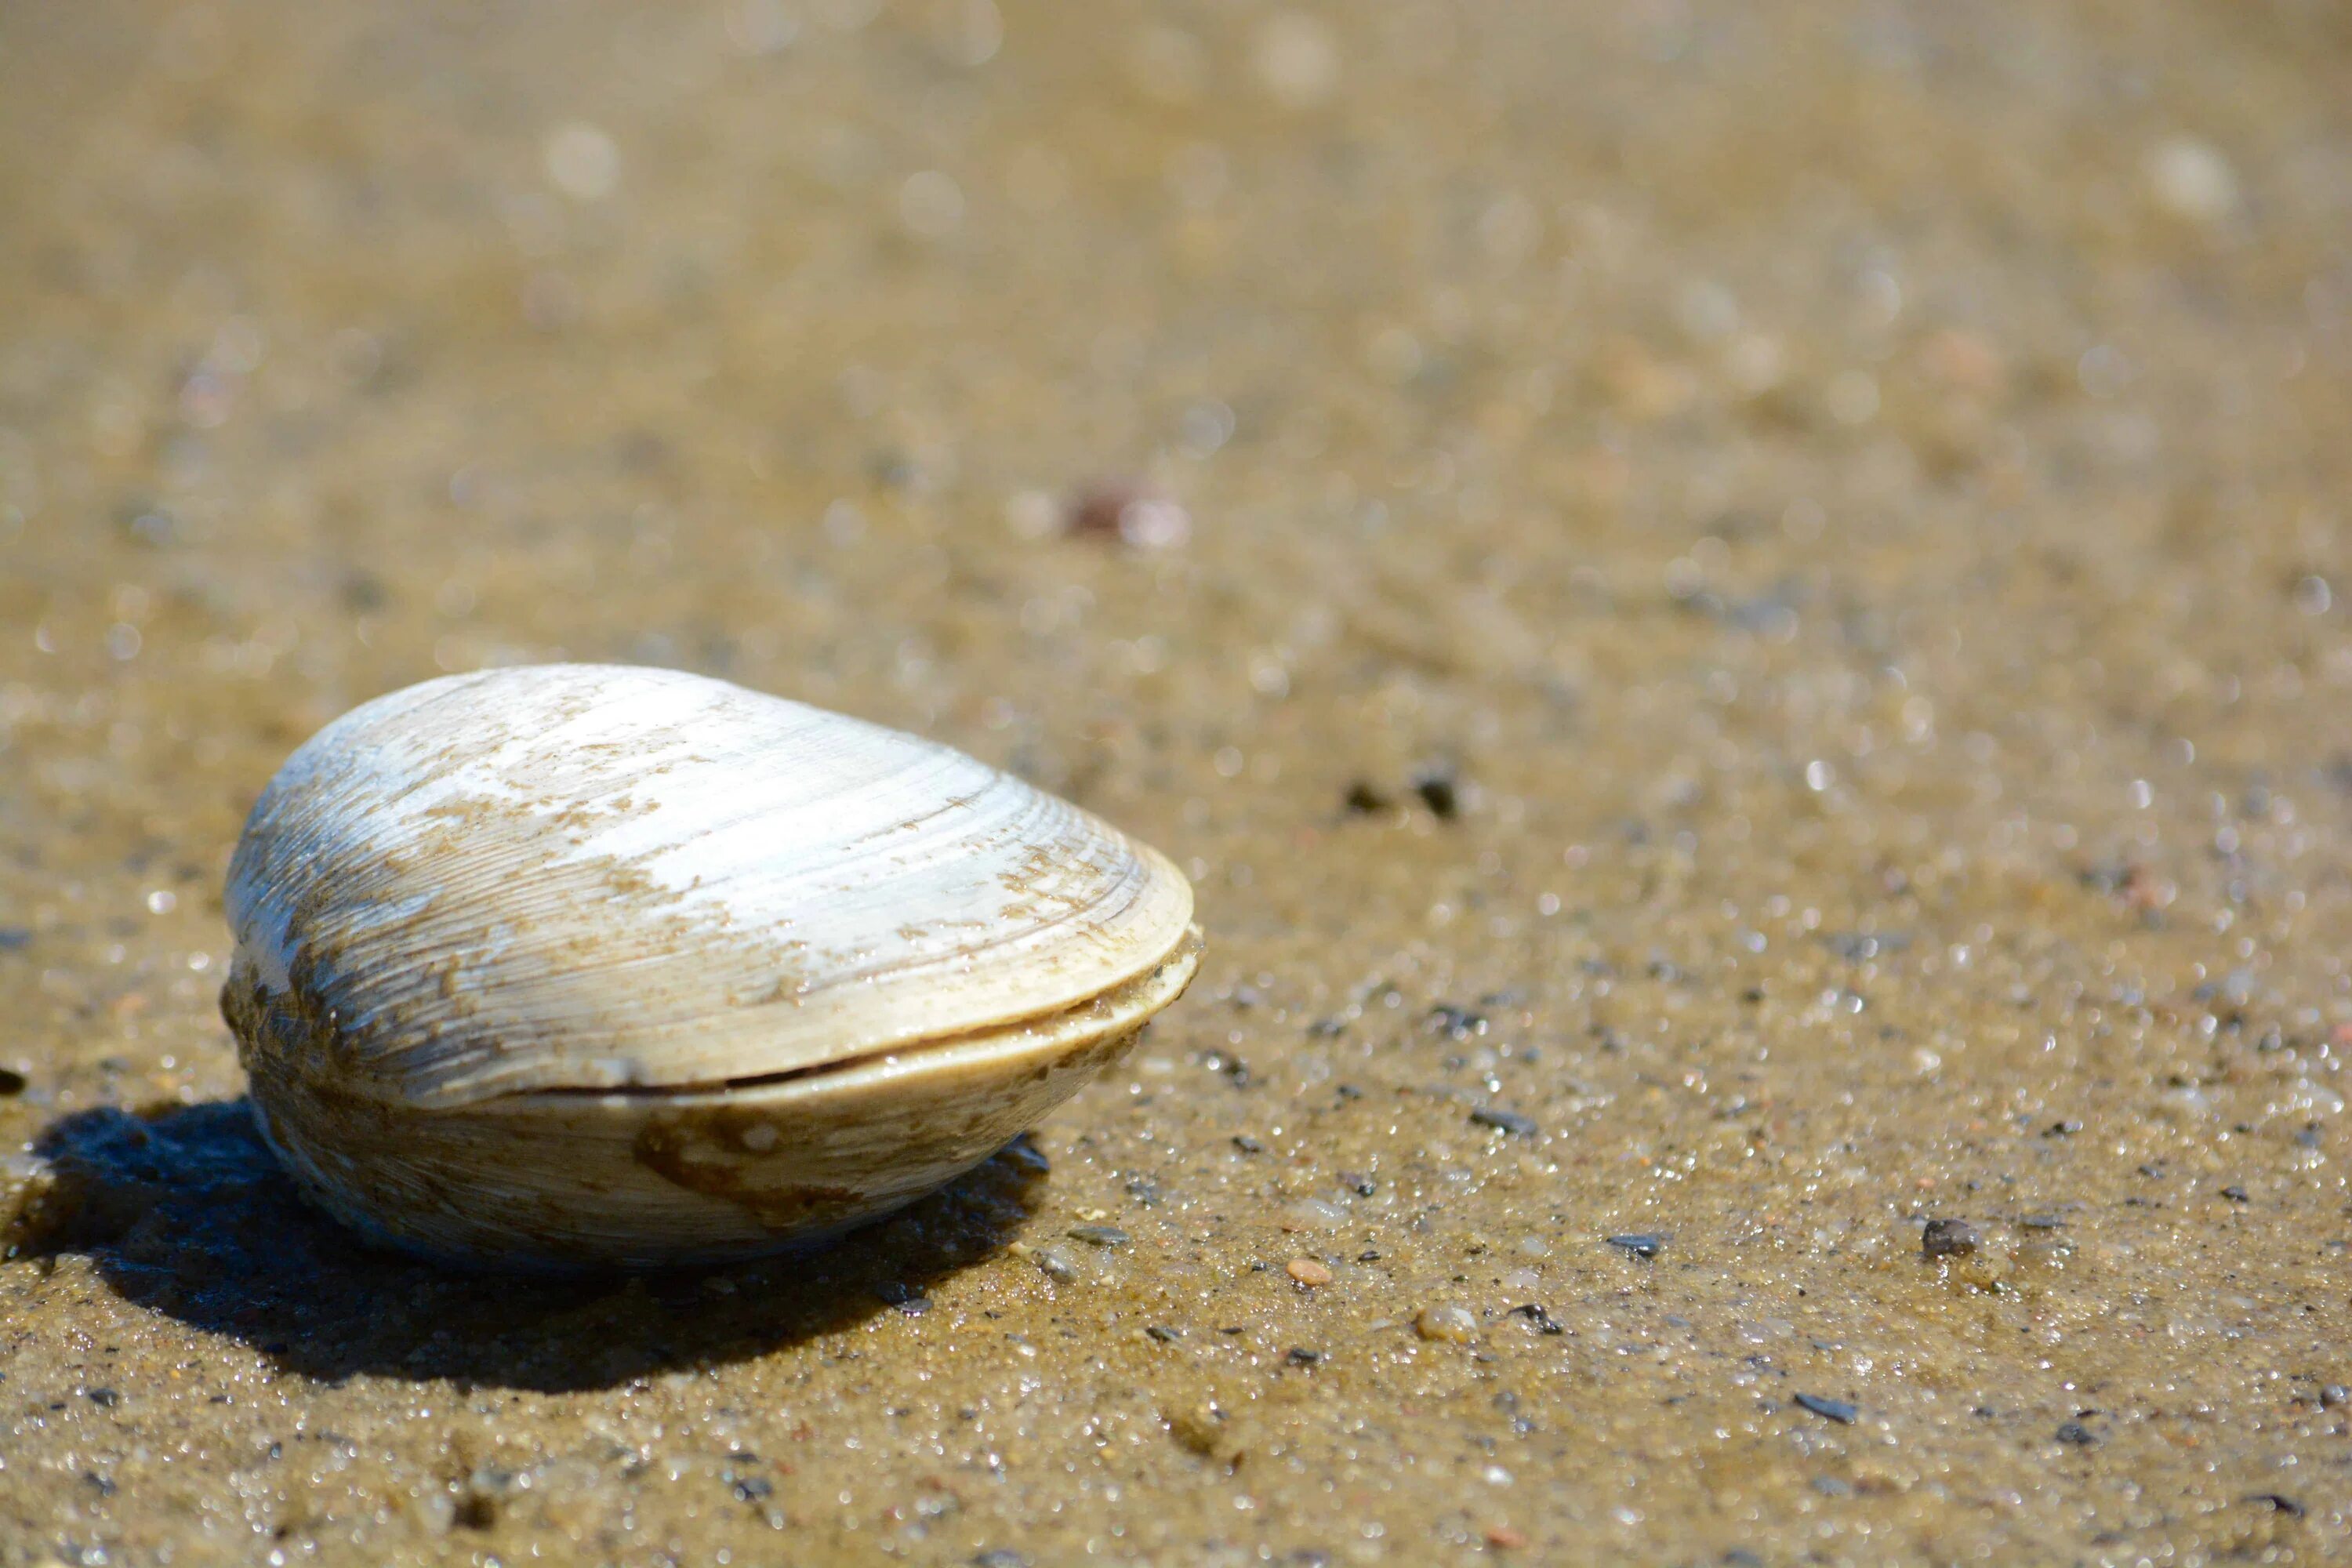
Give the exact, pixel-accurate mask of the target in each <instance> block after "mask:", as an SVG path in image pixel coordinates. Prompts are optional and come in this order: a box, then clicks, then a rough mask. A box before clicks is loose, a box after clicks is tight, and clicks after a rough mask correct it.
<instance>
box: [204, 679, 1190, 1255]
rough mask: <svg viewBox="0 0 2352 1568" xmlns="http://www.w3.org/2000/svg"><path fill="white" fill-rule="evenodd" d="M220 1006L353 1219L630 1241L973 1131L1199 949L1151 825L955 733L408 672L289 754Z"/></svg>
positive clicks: (825, 1191)
mask: <svg viewBox="0 0 2352 1568" xmlns="http://www.w3.org/2000/svg"><path fill="white" fill-rule="evenodd" d="M227 910H228V917H229V921H230V923H231V925H232V927H233V929H234V931H235V934H236V959H235V962H234V964H233V967H232V971H231V974H230V978H229V981H228V984H227V986H226V989H225V991H224V994H223V1009H224V1011H225V1013H226V1015H227V1016H228V1018H229V1020H230V1023H231V1025H232V1026H233V1027H235V1028H236V1032H237V1034H238V1037H239V1039H240V1042H241V1045H242V1054H243V1056H244V1058H245V1061H246V1064H247V1070H248V1073H249V1075H250V1077H251V1079H252V1083H253V1094H254V1099H255V1102H256V1105H257V1110H258V1111H259V1112H260V1114H261V1117H262V1120H263V1123H264V1125H265V1127H266V1128H267V1129H268V1132H269V1135H270V1138H271V1141H272V1142H273V1143H274V1144H275V1145H276V1146H277V1147H278V1149H279V1152H281V1154H283V1155H284V1156H285V1157H286V1159H287V1163H288V1164H289V1167H290V1168H291V1169H293V1171H294V1172H295V1173H296V1175H297V1176H298V1178H299V1179H300V1180H301V1181H302V1182H303V1183H304V1184H305V1185H306V1187H308V1188H309V1189H310V1191H311V1193H312V1194H313V1195H314V1196H316V1197H317V1198H319V1199H320V1201H321V1202H322V1203H324V1204H325V1205H327V1206H328V1207H329V1208H331V1210H333V1211H334V1212H335V1213H337V1214H338V1215H341V1216H342V1217H344V1218H345V1219H347V1220H349V1221H351V1222H352V1223H353V1224H354V1225H357V1226H360V1227H361V1228H362V1229H364V1230H367V1231H369V1232H371V1233H372V1234H374V1235H376V1236H378V1237H383V1238H384V1239H388V1240H391V1241H394V1242H395V1243H400V1244H404V1245H407V1246H410V1247H415V1248H419V1249H422V1250H425V1251H429V1252H436V1253H441V1254H445V1255H453V1256H465V1257H474V1258H492V1259H499V1260H505V1261H510V1262H515V1263H520V1264H526V1265H528V1264H530V1263H534V1262H540V1263H558V1264H561V1263H581V1262H606V1261H611V1262H624V1263H652V1262H661V1261H668V1260H673V1259H679V1258H719V1257H726V1256H730V1255H734V1254H739V1253H743V1252H751V1251H758V1250H764V1249H772V1248H774V1247H778V1246H780V1245H785V1244H789V1243H792V1242H794V1241H799V1240H804V1239H807V1238H808V1237H811V1236H813V1235H817V1234H823V1233H826V1232H830V1231H833V1230H838V1229H840V1228H842V1227H843V1226H845V1225H848V1224H854V1223H856V1221H857V1220H858V1219H861V1218H865V1217H867V1216H868V1215H871V1214H873V1213H876V1212H879V1211H880V1210H882V1209H887V1208H888V1207H890V1206H893V1205H896V1204H898V1203H901V1202H904V1201H906V1200H907V1199H908V1198H909V1197H912V1196H914V1195H916V1194H919V1193H920V1192H922V1191H925V1190H928V1189H929V1187H932V1186H935V1185H937V1184H939V1183H940V1182H941V1181H944V1180H946V1179H948V1178H949V1177H951V1176H952V1175H954V1174H955V1173H957V1172H958V1171H961V1169H964V1168H966V1167H967V1166H969V1165H970V1164H971V1163H974V1162H976V1161H977V1160H979V1159H982V1158H984V1157H985V1156H986V1155H987V1154H988V1153H989V1152H992V1150H993V1149H994V1148H996V1147H997V1146H998V1145H1000V1144H1001V1143H1002V1142H1003V1141H1004V1139H1006V1138H1008V1137H1010V1136H1011V1135H1013V1133H1014V1132H1017V1131H1021V1130H1022V1128H1024V1127H1025V1126H1027V1125H1028V1124H1029V1122H1030V1121H1032V1120H1034V1117H1035V1116H1036V1115H1037V1114H1039V1113H1040V1112H1042V1110H1045V1108H1046V1107H1048V1106H1050V1105H1051V1104H1052V1103H1054V1102H1055V1101H1056V1100H1060V1099H1061V1098H1064V1097H1065V1096H1066V1095H1067V1094H1068V1093H1069V1092H1071V1091H1072V1090H1073V1089H1076V1087H1078V1085H1079V1084H1080V1083H1081V1082H1083V1081H1084V1079H1085V1077H1086V1076H1087V1075H1088V1074H1090V1073H1091V1071H1092V1070H1093V1069H1094V1068H1097V1067H1098V1066H1099V1065H1100V1064H1101V1063H1102V1062H1103V1061H1105V1060H1108V1059H1109V1058H1111V1057H1112V1056H1115V1055H1116V1054H1117V1053H1118V1051H1119V1050H1122V1049H1124V1048H1125V1047H1126V1045H1127V1044H1129V1042H1131V1040H1132V1039H1133V1037H1134V1035H1135V1034H1136V1032H1137V1031H1138V1030H1139V1028H1140V1026H1141V1025H1142V1023H1143V1021H1144V1020H1145V1019H1147V1018H1148V1017H1149V1016H1150V1014H1151V1013H1152V1012H1154V1011H1156V1010H1157V1009H1158V1008H1159V1007H1160V1006H1162V1005H1165V1004H1166V1003H1167V1002H1168V1001H1171V1000H1172V999H1173V998H1174V996H1175V995H1176V994H1179V993H1181V990H1182V988H1183V985H1184V984H1185V982H1186V981H1187V980H1189V979H1190V977H1191V974H1192V969H1193V967H1194V965H1195V963H1197V957H1198V950H1199V942H1198V937H1197V933H1196V932H1193V931H1192V928H1191V920H1192V889H1191V888H1190V887H1189V886H1188V885H1187V884H1186V882H1185V880H1184V879H1183V877H1182V876H1181V874H1180V873H1178V872H1177V871H1176V869H1175V868H1173V867H1172V866H1171V865H1170V864H1169V863H1168V861H1167V860H1166V858H1163V857H1162V856H1160V854H1158V853H1157V852H1156V851H1154V850H1152V849H1150V847H1146V846H1144V845H1142V844H1139V843H1138V842H1137V841H1135V840H1134V839H1132V838H1129V837H1127V836H1126V835H1124V834H1122V833H1120V832H1118V830H1117V829H1116V828H1113V827H1111V826H1108V824H1106V823H1103V822H1102V821H1100V820H1099V819H1097V818H1096V817H1094V816H1090V815H1088V814H1087V813H1086V812H1084V811H1082V810H1080V809H1078V808H1077V807H1076V806H1074V805H1070V804H1069V803H1067V802H1066V801H1063V800H1059V799H1057V798H1055V796H1053V795H1047V794H1045V793H1044V792H1043V791H1040V790H1037V789H1034V788H1033V787H1031V786H1030V785H1028V784H1024V783H1022V782H1021V781H1020V780H1017V779H1014V778H1013V777H1011V776H1009V775H1007V774H1004V773H999V772H997V771H996V770H994V769H992V768H990V767H988V766H986V765H985V764H983V763H979V762H976V761H974V760H973V759H971V758H970V757H967V756H965V755H963V754H962V753H961V752H956V751H953V750H951V749H950V748H948V747H945V746H941V745H939V744H936V743H934V742H928V741H924V740H920V739H919V738H917V737H914V736H910V735H905V734H900V733H898V732H897V731H890V730H887V729H883V728H881V727H879V726H877V725H873V724H868V723H864V722H862V721H857V720H854V719H847V718H844V717H842V716H840V715H837V714H833V713H828V712H825V711H824V710H819V709H814V708H809V707H805V706H803V705H802V704H799V703H795V702H790V701H785V700H782V699H778V698H773V697H767V696H762V695H760V694H758V693H755V692H751V691H747V690H745V689H741V688H739V687H735V686H731V685H729V684H727V683H725V682H723V681H717V680H711V679H704V678H701V677H698V676H692V675H686V674H682V673H678V672H675V671H667V670H653V669H639V668H622V667H606V666H566V665H554V666H541V667H535V668H516V669H502V670H492V671H485V672H482V673H480V674H476V675H466V676H455V677H451V678H448V679H442V680H435V681H428V682H426V683H425V684H424V685H421V686H415V687H411V688H409V689H406V690H403V691H397V692H394V693H393V694H391V695H390V696H387V697H383V698H380V699H378V700H375V701H373V702H370V703H367V704H365V705H364V706H362V707H360V708H358V709H355V710H352V712H350V713H348V714H346V715H344V716H343V717H342V718H341V719H339V720H337V721H335V722H333V723H332V724H330V725H329V726H328V727H327V728H326V729H324V730H322V731H320V732H319V734H317V735H316V736H314V737H312V739H311V740H310V742H307V743H305V744H304V745H303V746H302V747H301V748H300V749H299V751H297V752H295V754H294V755H293V756H292V757H291V758H290V759H289V761H288V762H287V763H286V765H285V766H284V767H283V768H282V769H281V770H280V771H279V773H278V775H277V777H276V778H274V779H273V780H272V781H271V782H270V784H269V786H268V790H267V791H266V792H265V793H264V794H263V795H262V798H261V800H260V801H259V803H258V804H257V805H256V806H255V807H254V810H253V814H252V816H251V817H250V818H249V819H248V821H247V826H246V831H245V836H244V837H243V838H242V840H241V841H240V842H239V844H238V846H237V850H236V857H235V858H234V860H233V862H232V864H231V867H230V871H229V882H228V895H227Z"/></svg>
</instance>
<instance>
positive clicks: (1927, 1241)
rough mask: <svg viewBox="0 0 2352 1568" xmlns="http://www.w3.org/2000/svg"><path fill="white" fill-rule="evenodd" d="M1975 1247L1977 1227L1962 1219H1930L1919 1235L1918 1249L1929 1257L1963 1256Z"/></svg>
mask: <svg viewBox="0 0 2352 1568" xmlns="http://www.w3.org/2000/svg"><path fill="white" fill-rule="evenodd" d="M1976 1249H1977V1227H1976V1226H1972V1225H1970V1224H1969V1222H1968V1221H1966V1220H1964V1219H1931V1220H1929V1221H1928V1222H1927V1229H1926V1230H1924V1231H1922V1232H1921V1233H1920V1235H1919V1250H1920V1251H1921V1252H1923V1253H1926V1254H1927V1256H1928V1257H1930V1258H1965V1257H1967V1256H1968V1255H1969V1253H1971V1252H1974V1251H1975V1250H1976Z"/></svg>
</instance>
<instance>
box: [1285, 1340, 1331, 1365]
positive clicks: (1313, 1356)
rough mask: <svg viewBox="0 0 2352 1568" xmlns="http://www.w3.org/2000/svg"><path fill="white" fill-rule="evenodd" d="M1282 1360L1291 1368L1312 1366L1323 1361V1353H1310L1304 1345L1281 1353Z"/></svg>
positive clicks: (1292, 1347) (1294, 1346)
mask: <svg viewBox="0 0 2352 1568" xmlns="http://www.w3.org/2000/svg"><path fill="white" fill-rule="evenodd" d="M1282 1359H1283V1360H1285V1361H1286V1362H1288V1363H1290V1364H1291V1365H1293V1366H1313V1365H1314V1364H1315V1363H1318V1362H1319V1361H1321V1360H1322V1359H1323V1352H1321V1351H1310V1350H1308V1349H1307V1347H1306V1346H1304V1345H1293V1346H1291V1347H1290V1348H1289V1349H1288V1350H1286V1351H1285V1352H1283V1354H1282Z"/></svg>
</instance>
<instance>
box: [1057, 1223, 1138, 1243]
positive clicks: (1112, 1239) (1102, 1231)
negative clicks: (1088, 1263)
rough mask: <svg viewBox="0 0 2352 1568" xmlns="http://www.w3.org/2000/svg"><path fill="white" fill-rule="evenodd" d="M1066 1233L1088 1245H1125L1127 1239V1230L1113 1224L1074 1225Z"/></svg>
mask: <svg viewBox="0 0 2352 1568" xmlns="http://www.w3.org/2000/svg"><path fill="white" fill-rule="evenodd" d="M1067 1235H1068V1236H1069V1237H1070V1239H1071V1240H1072V1241H1083V1242H1085V1243H1086V1244H1087V1246H1089V1247H1125V1246H1126V1245H1127V1243H1128V1240H1129V1237H1128V1234H1127V1232H1125V1231H1123V1230H1121V1229H1119V1228H1118V1226H1115V1225H1074V1226H1071V1227H1070V1228H1069V1230H1068V1232H1067Z"/></svg>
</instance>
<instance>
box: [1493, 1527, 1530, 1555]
mask: <svg viewBox="0 0 2352 1568" xmlns="http://www.w3.org/2000/svg"><path fill="white" fill-rule="evenodd" d="M1527 1543H1528V1538H1527V1534H1526V1532H1525V1531H1517V1530H1513V1529H1512V1528H1511V1527H1510V1526H1509V1525H1507V1524H1490V1525H1488V1526H1487V1527H1486V1544H1487V1545H1488V1546H1490V1547H1492V1548H1494V1549H1495V1550H1496V1551H1497V1552H1517V1550H1518V1549H1519V1548H1520V1547H1522V1546H1525V1545H1526V1544H1527Z"/></svg>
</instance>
